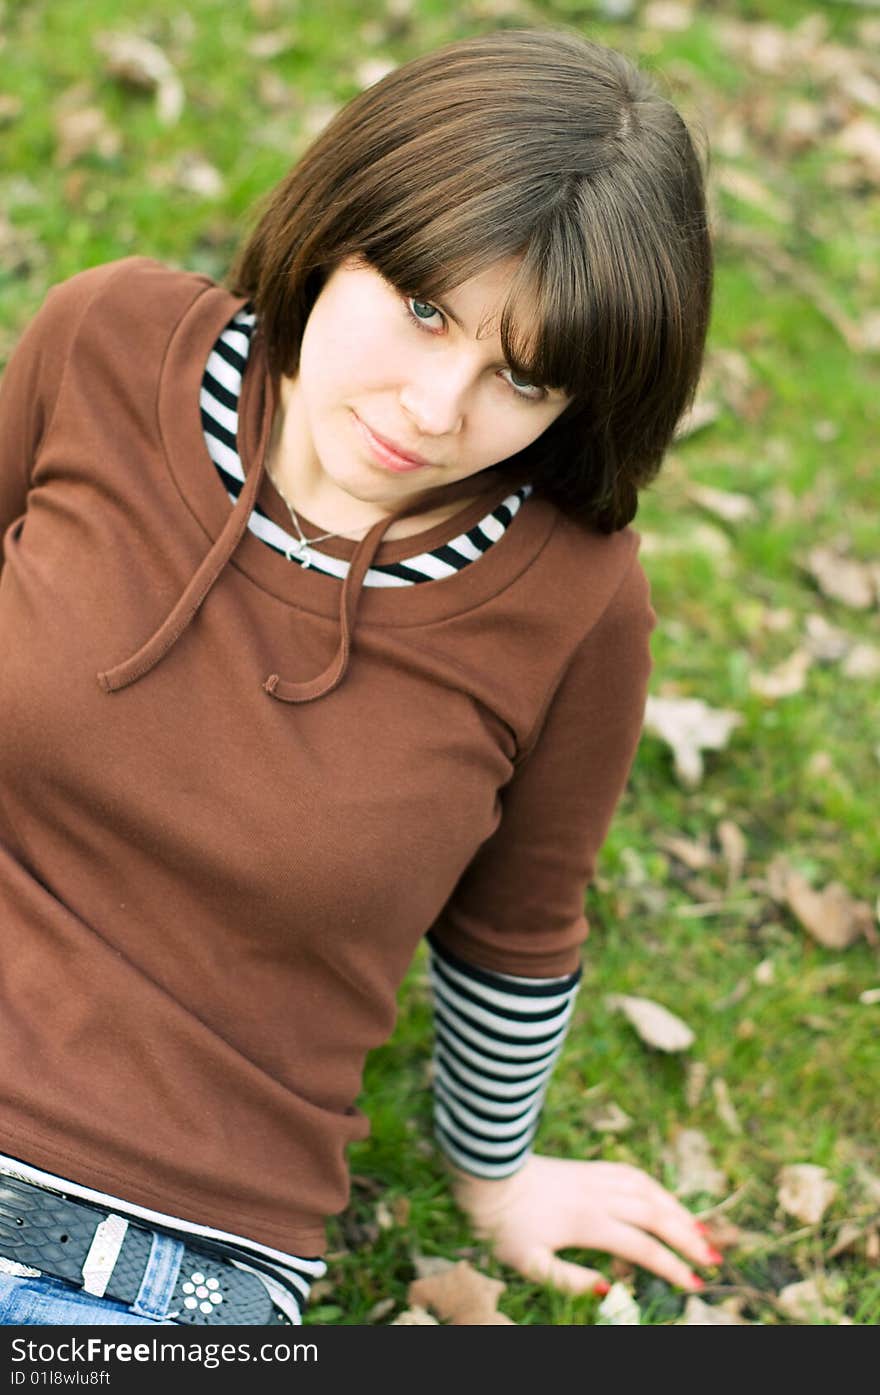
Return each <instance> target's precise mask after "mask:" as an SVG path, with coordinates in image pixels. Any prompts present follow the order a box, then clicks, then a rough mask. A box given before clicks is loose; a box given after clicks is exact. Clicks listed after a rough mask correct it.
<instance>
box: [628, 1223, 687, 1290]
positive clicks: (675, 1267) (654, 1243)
mask: <svg viewBox="0 0 880 1395" xmlns="http://www.w3.org/2000/svg"><path fill="white" fill-rule="evenodd" d="M607 1248H608V1249H609V1250H610V1251H611V1252H612V1253H613V1254H616V1255H619V1256H620V1258H621V1259H626V1260H629V1262H630V1263H631V1264H637V1265H638V1266H639V1267H640V1268H641V1269H647V1270H649V1272H650V1273H652V1274H657V1275H658V1276H659V1278H661V1279H665V1280H666V1281H667V1283H670V1284H674V1285H676V1286H677V1287H678V1288H683V1289H686V1290H687V1291H688V1292H689V1293H694V1292H696V1291H697V1290H698V1289H701V1288H702V1287H703V1281H702V1279H701V1278H700V1277H699V1275H697V1274H695V1273H694V1272H693V1270H692V1269H691V1267H690V1265H689V1264H687V1263H686V1262H685V1261H684V1260H683V1259H681V1258H680V1257H679V1256H678V1255H677V1254H675V1253H674V1252H673V1251H672V1250H670V1249H667V1247H666V1246H665V1245H663V1244H661V1242H660V1241H659V1240H655V1239H654V1237H653V1235H649V1234H648V1233H647V1231H645V1230H640V1229H638V1228H637V1226H634V1225H628V1224H627V1223H626V1222H624V1221H614V1222H611V1223H610V1224H609V1227H608V1243H607ZM682 1248H683V1247H682ZM700 1262H701V1261H697V1263H700Z"/></svg>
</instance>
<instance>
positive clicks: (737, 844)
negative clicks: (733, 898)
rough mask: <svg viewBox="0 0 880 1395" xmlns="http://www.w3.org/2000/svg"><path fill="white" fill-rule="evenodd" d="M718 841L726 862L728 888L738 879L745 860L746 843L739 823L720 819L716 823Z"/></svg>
mask: <svg viewBox="0 0 880 1395" xmlns="http://www.w3.org/2000/svg"><path fill="white" fill-rule="evenodd" d="M718 842H719V843H720V844H721V851H722V853H723V854H724V861H725V862H726V863H727V885H728V889H729V888H730V887H732V886H733V883H734V882H737V881H739V879H740V877H741V876H742V872H743V868H744V866H745V862H746V853H747V852H748V844H747V843H746V839H745V834H744V833H743V831H742V829H741V828H740V826H739V824H737V823H734V821H733V819H722V820H721V822H720V823H719V825H718Z"/></svg>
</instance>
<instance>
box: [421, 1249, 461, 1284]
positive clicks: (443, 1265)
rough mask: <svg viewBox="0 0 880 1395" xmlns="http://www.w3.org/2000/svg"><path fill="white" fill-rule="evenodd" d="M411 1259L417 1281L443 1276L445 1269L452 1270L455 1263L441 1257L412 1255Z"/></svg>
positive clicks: (452, 1260)
mask: <svg viewBox="0 0 880 1395" xmlns="http://www.w3.org/2000/svg"><path fill="white" fill-rule="evenodd" d="M411 1259H412V1264H413V1268H414V1269H415V1271H416V1278H417V1279H430V1278H431V1277H432V1276H433V1275H434V1274H444V1273H445V1272H446V1270H447V1269H454V1268H455V1263H456V1262H455V1260H454V1259H446V1258H445V1257H444V1256H443V1255H419V1254H413V1255H411Z"/></svg>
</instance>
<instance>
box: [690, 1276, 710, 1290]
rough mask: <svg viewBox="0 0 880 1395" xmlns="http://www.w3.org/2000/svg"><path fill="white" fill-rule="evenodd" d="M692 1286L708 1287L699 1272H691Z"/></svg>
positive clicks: (697, 1287) (698, 1287)
mask: <svg viewBox="0 0 880 1395" xmlns="http://www.w3.org/2000/svg"><path fill="white" fill-rule="evenodd" d="M691 1287H692V1288H695V1289H700V1288H705V1287H706V1285H705V1283H704V1281H703V1280H702V1279H701V1278H700V1276H699V1274H691Z"/></svg>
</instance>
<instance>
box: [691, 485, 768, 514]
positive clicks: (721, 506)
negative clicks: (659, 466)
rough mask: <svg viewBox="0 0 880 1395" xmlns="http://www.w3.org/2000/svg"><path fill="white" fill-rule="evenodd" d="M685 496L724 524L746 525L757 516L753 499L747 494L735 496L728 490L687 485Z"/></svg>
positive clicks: (708, 486)
mask: <svg viewBox="0 0 880 1395" xmlns="http://www.w3.org/2000/svg"><path fill="white" fill-rule="evenodd" d="M685 494H686V495H687V497H688V498H689V499H692V500H693V502H694V503H695V504H699V505H700V506H701V507H702V508H704V509H708V510H709V512H710V513H714V514H715V515H716V516H717V517H718V518H722V519H723V520H724V522H725V523H747V522H749V521H750V520H751V519H753V518H757V517H758V516H759V514H758V508H757V505H756V504H755V501H754V500H753V499H750V498H749V496H748V494H735V493H732V492H731V491H730V490H724V489H713V488H712V487H711V486H710V485H708V484H691V485H687V486H686V488H685Z"/></svg>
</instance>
